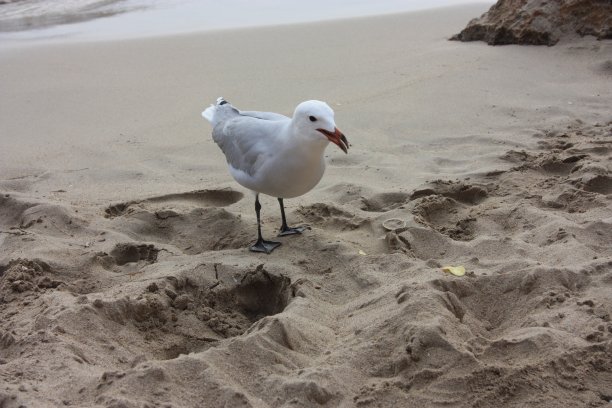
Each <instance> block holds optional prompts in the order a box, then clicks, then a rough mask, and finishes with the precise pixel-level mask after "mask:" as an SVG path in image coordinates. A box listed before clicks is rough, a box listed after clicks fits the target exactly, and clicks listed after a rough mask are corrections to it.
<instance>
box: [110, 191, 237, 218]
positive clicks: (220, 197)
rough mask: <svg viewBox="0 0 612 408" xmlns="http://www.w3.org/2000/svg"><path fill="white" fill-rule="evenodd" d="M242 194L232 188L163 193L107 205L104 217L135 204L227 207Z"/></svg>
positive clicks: (129, 209) (127, 210) (118, 214)
mask: <svg viewBox="0 0 612 408" xmlns="http://www.w3.org/2000/svg"><path fill="white" fill-rule="evenodd" d="M243 196H244V194H242V193H241V192H239V191H235V190H232V189H223V190H196V191H188V192H185V193H176V194H165V195H161V196H156V197H150V198H146V199H144V200H134V201H128V202H124V203H116V204H112V205H110V206H108V207H107V208H106V209H105V210H104V212H105V217H106V218H114V217H119V216H122V215H125V214H129V213H131V212H134V207H135V206H137V205H151V204H152V205H158V206H159V205H161V206H164V205H165V206H168V205H171V206H186V205H187V206H188V205H191V206H197V207H227V206H229V205H232V204H234V203H236V202H238V201H240V200H241V199H242V197H243Z"/></svg>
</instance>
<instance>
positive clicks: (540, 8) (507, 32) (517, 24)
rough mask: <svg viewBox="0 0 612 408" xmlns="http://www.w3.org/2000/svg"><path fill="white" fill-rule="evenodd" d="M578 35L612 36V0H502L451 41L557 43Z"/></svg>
mask: <svg viewBox="0 0 612 408" xmlns="http://www.w3.org/2000/svg"><path fill="white" fill-rule="evenodd" d="M575 35H580V36H585V35H593V36H595V37H597V38H598V39H604V38H607V39H610V38H612V1H611V0H499V1H498V2H497V3H496V4H494V5H493V6H492V7H491V8H490V9H489V11H487V12H486V13H484V14H483V15H482V16H480V17H479V18H475V19H473V20H472V21H470V22H469V24H468V25H467V27H466V28H465V29H463V31H461V32H460V33H459V34H456V35H454V36H453V37H452V38H451V40H459V41H486V42H487V43H488V44H489V45H502V44H530V45H554V44H556V43H557V42H558V41H559V40H560V39H561V38H565V37H571V36H575Z"/></svg>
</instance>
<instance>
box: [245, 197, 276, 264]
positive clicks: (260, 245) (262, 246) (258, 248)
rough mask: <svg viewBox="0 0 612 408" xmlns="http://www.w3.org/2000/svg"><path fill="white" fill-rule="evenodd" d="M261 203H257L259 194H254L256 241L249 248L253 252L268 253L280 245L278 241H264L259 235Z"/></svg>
mask: <svg viewBox="0 0 612 408" xmlns="http://www.w3.org/2000/svg"><path fill="white" fill-rule="evenodd" d="M260 212H261V204H259V194H256V195H255V214H257V242H256V243H254V244H253V245H252V246H251V247H250V248H249V249H250V250H251V251H253V252H265V253H266V254H269V253H270V252H272V251H274V249H275V248H276V247H278V246H280V244H281V243H280V242H274V241H266V240H264V239H263V238H262V236H261V218H260Z"/></svg>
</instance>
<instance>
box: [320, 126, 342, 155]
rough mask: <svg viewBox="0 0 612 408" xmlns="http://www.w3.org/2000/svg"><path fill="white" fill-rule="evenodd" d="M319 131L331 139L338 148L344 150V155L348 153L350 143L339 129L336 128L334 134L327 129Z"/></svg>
mask: <svg viewBox="0 0 612 408" xmlns="http://www.w3.org/2000/svg"><path fill="white" fill-rule="evenodd" d="M317 130H318V131H319V132H321V133H323V134H324V135H325V136H326V137H327V138H328V139H329V141H330V142H332V143H334V144H336V145H338V147H339V148H340V149H342V151H343V152H344V153H348V148H349V142H348V140H346V137H345V136H344V135H343V134H342V132H341V131H340V130H338V128H334V133H332V132H330V131H329V130H325V129H317Z"/></svg>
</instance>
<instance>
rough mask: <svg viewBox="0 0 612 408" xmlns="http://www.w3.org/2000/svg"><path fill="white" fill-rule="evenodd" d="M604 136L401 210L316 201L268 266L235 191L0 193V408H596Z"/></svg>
mask: <svg viewBox="0 0 612 408" xmlns="http://www.w3.org/2000/svg"><path fill="white" fill-rule="evenodd" d="M611 134H612V124H610V123H609V124H605V125H587V124H584V123H581V122H576V123H575V124H574V125H572V126H569V127H568V128H564V129H558V130H546V131H542V132H538V133H537V134H536V135H535V137H536V139H535V140H536V142H537V143H535V147H533V148H531V149H527V148H525V149H512V150H509V151H508V152H507V153H506V154H505V155H504V156H503V157H502V158H501V159H502V161H503V162H506V163H509V164H510V166H509V167H506V169H504V170H499V171H493V172H489V173H487V174H481V175H474V176H471V177H468V178H464V179H460V180H435V181H432V182H428V183H426V184H424V185H423V186H421V187H419V188H417V189H415V190H414V191H412V192H398V191H374V190H373V189H372V188H368V187H366V186H359V185H348V184H342V185H334V186H331V187H329V188H328V190H327V191H328V193H329V194H330V195H331V196H333V197H335V200H334V202H333V203H332V202H330V203H314V204H311V205H304V206H300V207H298V208H296V209H295V210H294V211H293V212H292V213H291V214H290V216H291V217H292V219H294V220H295V221H296V222H297V221H301V222H306V223H308V224H309V225H310V227H311V230H309V231H307V232H306V233H305V234H304V235H302V236H297V237H291V239H284V245H283V246H282V247H281V248H279V249H278V250H277V252H275V253H274V255H273V256H265V255H257V254H252V253H249V252H248V251H246V250H245V249H244V247H245V246H246V245H247V244H248V243H249V242H250V240H251V239H252V238H253V237H252V235H253V227H254V224H253V220H252V219H249V221H248V222H247V221H244V220H242V219H241V218H240V216H239V215H238V214H237V213H236V212H235V210H234V209H233V206H234V205H236V204H237V203H239V202H240V200H241V199H242V195H241V194H240V193H237V192H235V191H232V190H218V191H217V190H214V191H196V192H186V193H179V194H171V195H167V196H163V197H151V198H146V199H140V200H133V201H126V202H124V203H120V204H113V205H110V206H107V207H105V208H102V209H100V208H90V207H76V206H73V205H65V204H59V203H51V202H43V201H40V200H34V199H32V198H29V197H27V196H24V195H22V194H20V193H3V194H2V195H1V196H0V200H1V202H0V204H1V205H0V209H1V210H0V230H1V231H2V234H1V235H0V237H1V239H2V244H3V249H2V258H0V302H1V304H2V307H1V308H0V373H1V374H2V378H4V383H3V386H2V388H1V389H0V405H2V406H5V407H17V406H21V405H33V406H41V405H47V406H60V405H69V406H94V405H95V406H105V407H141V406H232V407H235V406H252V407H266V406H278V407H280V406H319V405H320V406H330V407H331V406H364V407H367V406H407V405H415V404H421V405H423V406H440V405H453V406H466V407H467V406H477V407H494V406H499V405H500V404H504V405H505V406H517V407H518V406H525V405H534V404H537V405H538V406H550V407H553V406H559V404H563V405H571V406H598V405H604V404H607V400H609V399H610V395H611V394H612V393H611V391H610V384H612V363H611V362H612V323H611V322H610V316H611V314H612V296H611V295H610V294H611V293H612V290H611V285H612V272H611V271H612V249H611V248H612V247H611V246H610V242H612V225H611V224H612V211H611V210H612V207H611V204H610V198H611V197H610V194H612V179H611V178H610V157H612V140H610V135H611ZM249 207H250V206H249ZM389 218H399V219H401V220H403V221H405V222H404V223H403V224H402V225H401V226H399V227H398V228H395V229H391V230H389V228H387V229H385V228H383V227H382V223H383V222H384V221H385V220H388V219H389ZM404 224H405V225H404ZM360 251H361V252H360ZM16 254H19V256H16ZM446 264H451V265H458V264H461V265H464V266H465V267H466V268H467V270H468V273H467V274H466V276H464V277H460V278H459V277H453V276H451V275H447V274H444V273H443V272H442V271H441V269H440V267H441V266H442V265H446Z"/></svg>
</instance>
